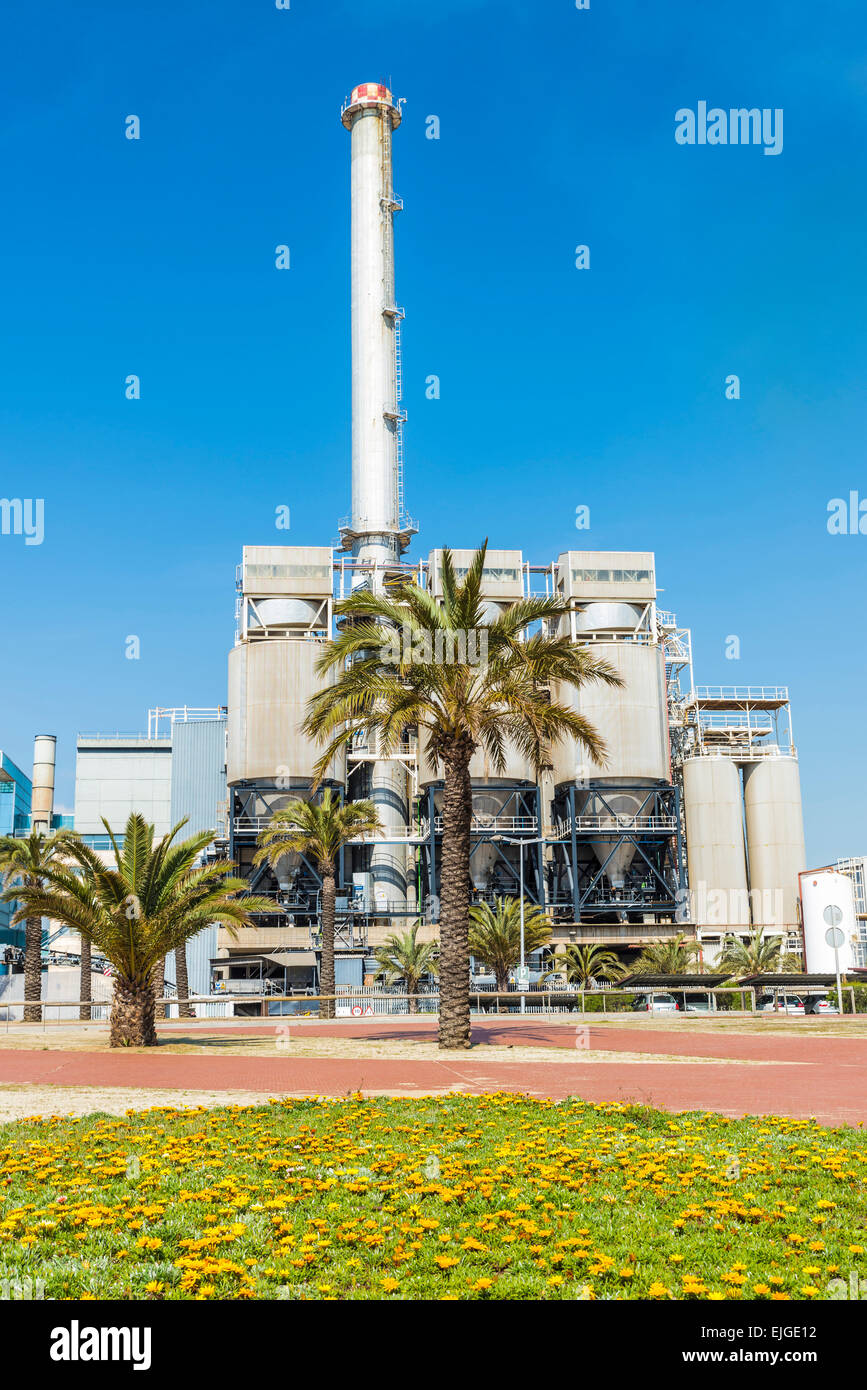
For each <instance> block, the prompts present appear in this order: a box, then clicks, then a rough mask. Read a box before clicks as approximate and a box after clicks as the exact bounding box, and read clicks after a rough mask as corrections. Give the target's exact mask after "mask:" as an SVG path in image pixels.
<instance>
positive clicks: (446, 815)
mask: <svg viewBox="0 0 867 1390" xmlns="http://www.w3.org/2000/svg"><path fill="white" fill-rule="evenodd" d="M469 767H470V749H469V748H464V747H463V746H461V747H459V748H458V749H457V750H455V751H454V752H453V754H452V756H451V757H450V758H449V759H448V760H446V763H445V792H444V795H443V847H442V873H441V878H440V1016H439V1017H440V1022H439V1045H440V1047H444V1048H445V1047H449V1048H452V1047H469V1046H470V951H469V945H468V937H469V925H470V903H469V895H468V892H467V884H468V883H469V881H470V823H471V818H472V788H471V785H470V771H469Z"/></svg>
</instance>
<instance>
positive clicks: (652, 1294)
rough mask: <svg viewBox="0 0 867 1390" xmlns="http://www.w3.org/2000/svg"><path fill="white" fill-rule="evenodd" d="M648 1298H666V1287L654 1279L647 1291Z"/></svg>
mask: <svg viewBox="0 0 867 1390" xmlns="http://www.w3.org/2000/svg"><path fill="white" fill-rule="evenodd" d="M647 1294H648V1297H649V1298H668V1289H667V1288H666V1287H665V1285H664V1284H660V1282H659V1280H658V1279H656V1280H654V1282H653V1283H652V1284H651V1286H650V1288H649V1289H648V1291H647Z"/></svg>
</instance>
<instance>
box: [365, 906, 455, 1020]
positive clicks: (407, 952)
mask: <svg viewBox="0 0 867 1390" xmlns="http://www.w3.org/2000/svg"><path fill="white" fill-rule="evenodd" d="M418 929H419V923H418V922H416V923H415V925H414V926H413V927H410V929H409V931H408V932H404V933H403V935H402V936H401V934H400V933H399V932H392V934H391V935H390V936H387V937H386V938H385V941H384V942H383V944H382V945H381V946H380V947H379V949H378V950H377V952H376V961H377V965H378V966H379V969H378V970H377V972H376V978H377V979H378V980H383V981H384V983H385V984H387V985H393V984H397V983H398V981H400V980H403V982H404V984H405V985H406V992H407V994H408V996H409V1011H410V1013H411V1014H417V1013H418V999H417V998H416V996H417V994H418V992H419V985H420V984H421V982H422V980H423V979H424V977H425V975H436V973H437V970H438V968H439V967H438V965H437V956H438V954H439V952H438V948H437V943H436V942H435V941H419V940H418V939H417V938H418Z"/></svg>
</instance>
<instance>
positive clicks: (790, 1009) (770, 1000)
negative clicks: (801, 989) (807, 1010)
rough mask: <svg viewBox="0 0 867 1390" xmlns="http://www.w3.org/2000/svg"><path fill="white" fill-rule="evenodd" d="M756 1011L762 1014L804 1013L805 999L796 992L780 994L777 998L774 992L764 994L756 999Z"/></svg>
mask: <svg viewBox="0 0 867 1390" xmlns="http://www.w3.org/2000/svg"><path fill="white" fill-rule="evenodd" d="M756 1012H757V1013H762V1014H773V1013H780V1014H802V1013H803V1012H804V1001H803V999H799V998H798V996H797V995H795V994H780V995H778V996H777V998H776V999H775V998H774V996H773V995H772V994H763V995H762V997H761V999H759V1000H757V1001H756Z"/></svg>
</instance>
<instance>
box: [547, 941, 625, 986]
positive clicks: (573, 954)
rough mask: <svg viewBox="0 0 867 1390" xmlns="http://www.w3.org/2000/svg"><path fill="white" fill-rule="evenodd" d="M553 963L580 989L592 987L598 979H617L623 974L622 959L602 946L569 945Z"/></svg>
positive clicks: (570, 982)
mask: <svg viewBox="0 0 867 1390" xmlns="http://www.w3.org/2000/svg"><path fill="white" fill-rule="evenodd" d="M552 964H553V965H554V966H555V967H556V968H557V969H558V970H562V971H563V972H564V974H565V976H566V979H567V981H568V982H569V984H571V985H577V986H578V988H579V989H588V988H591V987H592V986H593V985H595V983H596V981H597V980H616V979H617V977H618V975H622V974H623V965H622V963H621V961H620V960H619V959H618V957H617V956H616V955H615V954H614V952H613V951H606V950H604V949H603V947H602V946H575V945H572V946H567V947H566V949H565V950H564V951H561V952H560V953H559V954H558V955H556V956H555V957H554V959H553V961H552ZM552 973H553V972H552Z"/></svg>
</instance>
